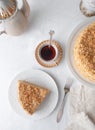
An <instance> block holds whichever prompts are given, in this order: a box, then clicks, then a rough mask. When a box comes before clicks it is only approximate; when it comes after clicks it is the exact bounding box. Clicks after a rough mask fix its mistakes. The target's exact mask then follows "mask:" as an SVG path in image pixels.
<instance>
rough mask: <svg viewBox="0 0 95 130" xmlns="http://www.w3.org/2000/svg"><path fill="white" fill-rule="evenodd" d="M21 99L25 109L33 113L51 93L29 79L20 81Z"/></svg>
mask: <svg viewBox="0 0 95 130" xmlns="http://www.w3.org/2000/svg"><path fill="white" fill-rule="evenodd" d="M18 94H19V100H20V103H21V105H22V107H23V109H24V110H26V111H27V112H28V113H29V114H31V115H32V114H33V113H34V112H35V111H36V110H37V109H38V107H39V106H40V104H41V103H42V102H43V101H44V99H45V98H46V96H47V95H48V94H49V90H48V89H46V88H43V87H41V86H38V85H35V84H32V83H29V82H27V81H21V80H19V81H18Z"/></svg>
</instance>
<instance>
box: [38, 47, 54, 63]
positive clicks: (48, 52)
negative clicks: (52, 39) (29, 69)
mask: <svg viewBox="0 0 95 130" xmlns="http://www.w3.org/2000/svg"><path fill="white" fill-rule="evenodd" d="M55 55H56V51H55V48H54V47H53V46H51V45H50V46H49V45H47V46H44V47H43V48H42V49H41V57H42V58H43V59H44V60H46V61H49V60H52V59H53V58H54V57H55Z"/></svg>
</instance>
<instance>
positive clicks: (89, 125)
mask: <svg viewBox="0 0 95 130" xmlns="http://www.w3.org/2000/svg"><path fill="white" fill-rule="evenodd" d="M69 101H70V103H69V104H70V106H69V107H70V114H71V120H72V122H71V124H70V125H69V127H68V128H67V129H66V130H95V125H94V124H95V89H94V88H89V87H86V86H79V87H72V88H71V90H70V95H69Z"/></svg>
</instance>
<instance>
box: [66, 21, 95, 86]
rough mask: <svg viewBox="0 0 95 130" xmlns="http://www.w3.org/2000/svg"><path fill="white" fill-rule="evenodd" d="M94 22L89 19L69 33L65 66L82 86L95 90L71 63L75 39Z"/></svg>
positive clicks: (94, 83)
mask: <svg viewBox="0 0 95 130" xmlns="http://www.w3.org/2000/svg"><path fill="white" fill-rule="evenodd" d="M94 21H95V19H94V20H93V19H90V20H88V21H85V22H83V23H81V24H79V25H78V26H77V27H75V29H74V31H73V32H72V33H71V35H70V37H69V40H68V46H67V64H68V66H69V68H70V70H71V72H72V73H73V75H74V76H75V77H76V78H77V80H79V81H80V82H82V83H83V84H84V85H87V86H90V87H94V88H95V82H92V81H90V80H88V79H86V78H85V77H83V76H82V75H80V73H79V72H78V70H77V69H76V67H75V65H74V63H73V62H74V60H73V59H74V56H73V49H74V44H75V39H76V37H77V36H78V34H79V33H80V32H81V31H82V30H83V29H84V28H85V27H86V26H88V25H89V24H90V23H92V22H94Z"/></svg>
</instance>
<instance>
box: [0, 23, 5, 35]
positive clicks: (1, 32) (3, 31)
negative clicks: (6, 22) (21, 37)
mask: <svg viewBox="0 0 95 130" xmlns="http://www.w3.org/2000/svg"><path fill="white" fill-rule="evenodd" d="M1 23H2V22H1V21H0V24H1ZM3 33H6V31H5V30H2V31H0V35H2V34H3Z"/></svg>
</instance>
